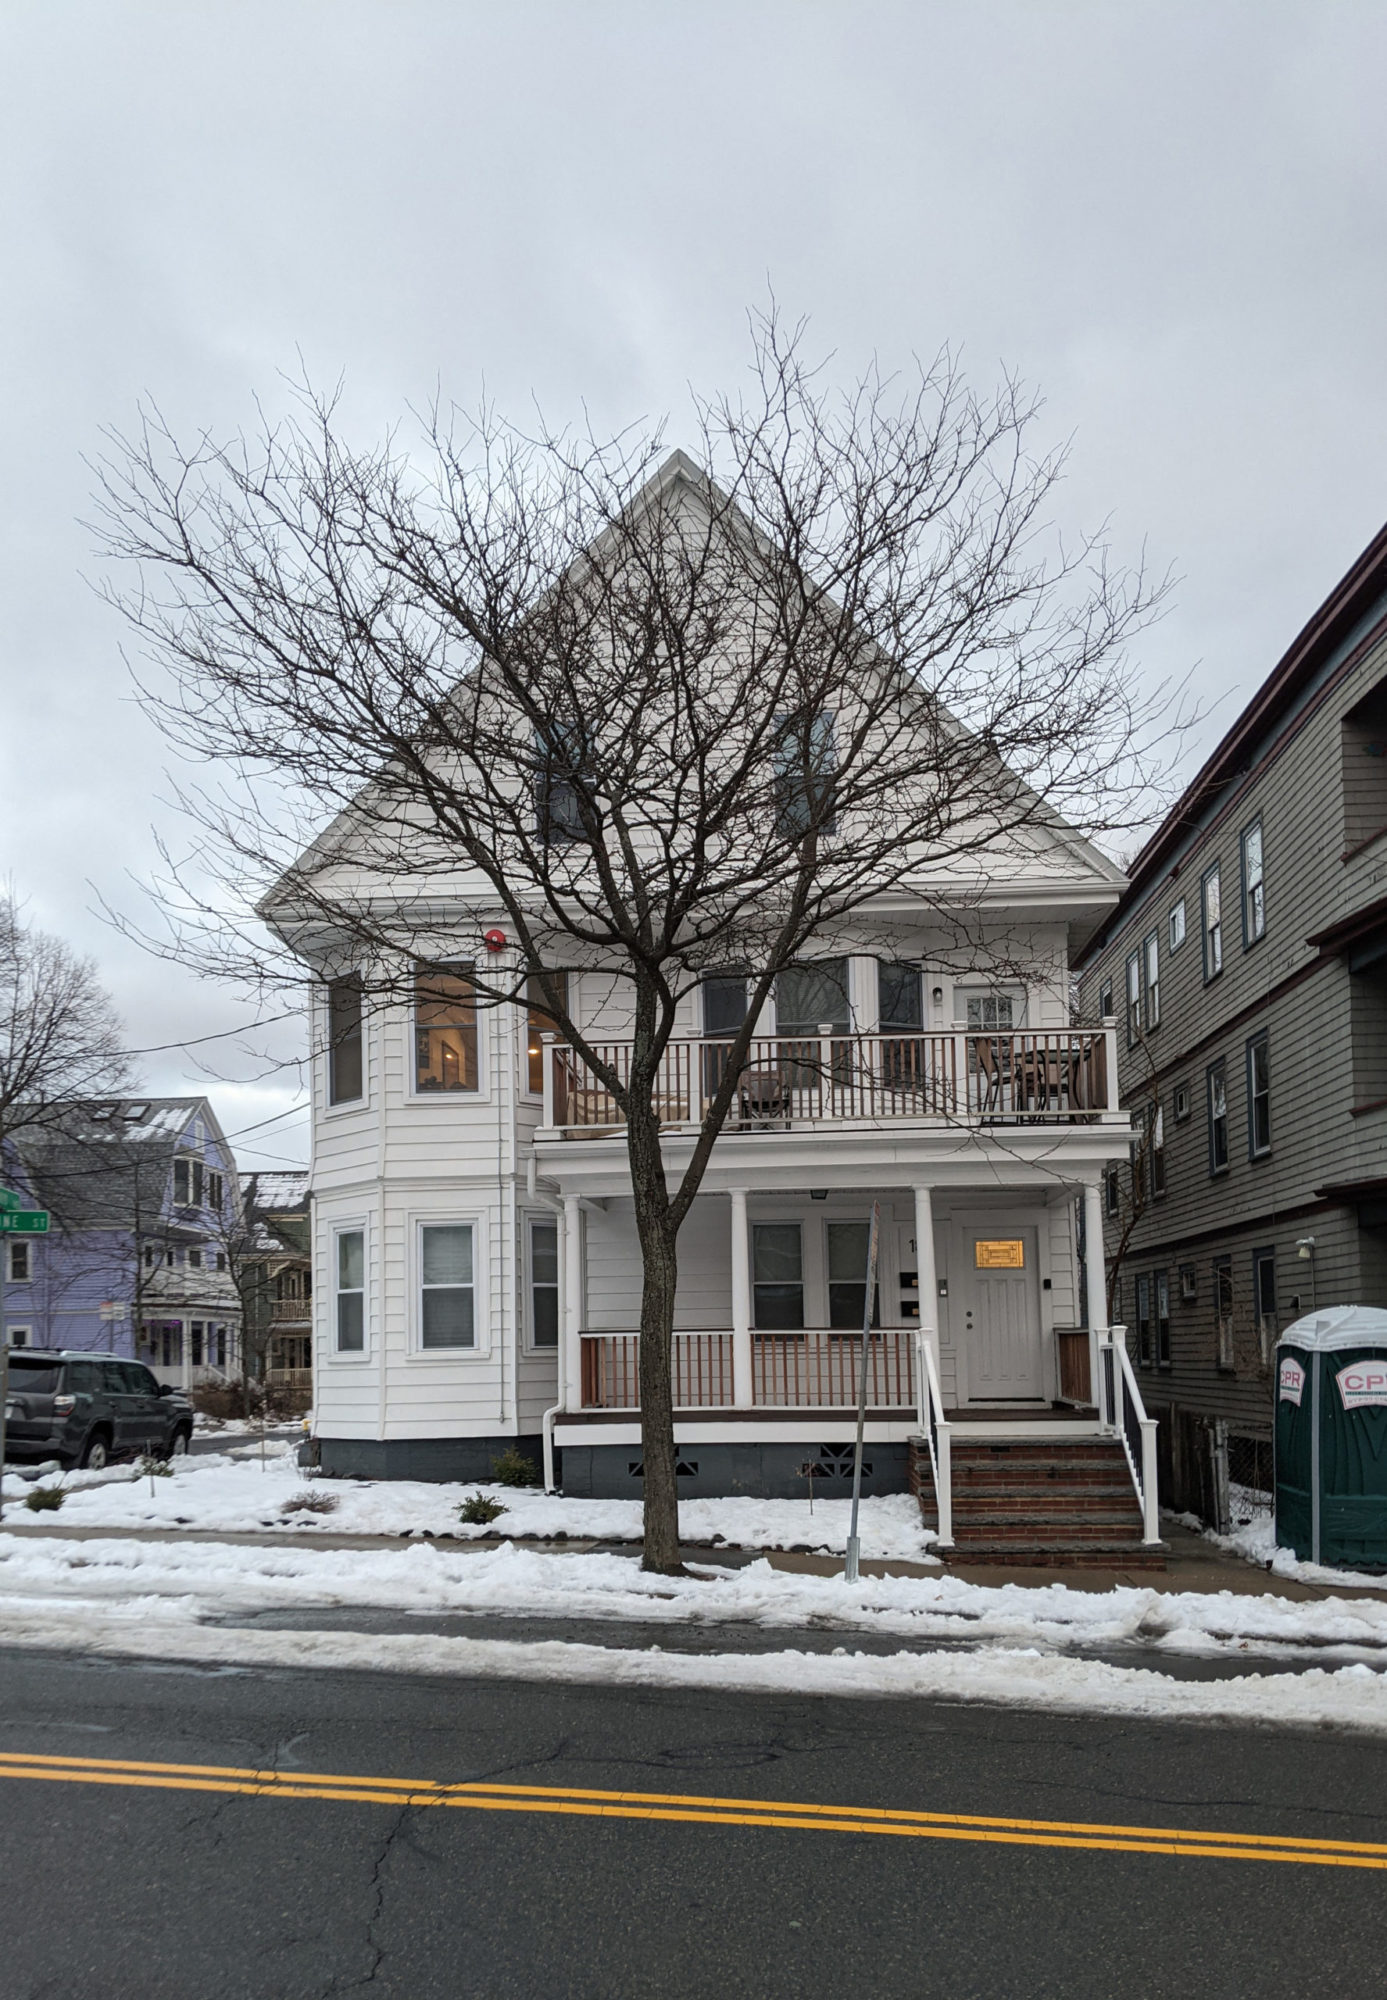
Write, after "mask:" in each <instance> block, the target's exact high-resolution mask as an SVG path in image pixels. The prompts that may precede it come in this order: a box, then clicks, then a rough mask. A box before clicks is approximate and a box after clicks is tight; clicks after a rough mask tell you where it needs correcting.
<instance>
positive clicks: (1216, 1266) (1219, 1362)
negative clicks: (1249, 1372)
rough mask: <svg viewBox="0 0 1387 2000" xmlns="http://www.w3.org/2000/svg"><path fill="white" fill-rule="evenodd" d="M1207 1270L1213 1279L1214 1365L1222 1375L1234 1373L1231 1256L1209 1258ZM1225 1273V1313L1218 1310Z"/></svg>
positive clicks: (1235, 1367) (1235, 1361) (1235, 1366)
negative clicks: (1221, 1282) (1225, 1334)
mask: <svg viewBox="0 0 1387 2000" xmlns="http://www.w3.org/2000/svg"><path fill="white" fill-rule="evenodd" d="M1209 1270H1210V1274H1211V1277H1212V1280H1213V1300H1212V1303H1213V1308H1214V1366H1215V1368H1216V1369H1217V1370H1218V1371H1219V1373H1220V1374H1223V1375H1230V1374H1235V1373H1236V1372H1237V1365H1238V1364H1237V1359H1236V1355H1235V1352H1234V1345H1233V1259H1232V1256H1231V1255H1227V1254H1225V1255H1223V1256H1219V1257H1213V1258H1211V1259H1210V1260H1209ZM1225 1274H1226V1276H1227V1279H1228V1311H1227V1313H1226V1314H1224V1313H1221V1312H1220V1311H1219V1290H1220V1286H1219V1279H1220V1278H1221V1277H1223V1276H1224V1275H1225ZM1225 1327H1226V1328H1227V1330H1228V1338H1227V1340H1226V1341H1225V1339H1224V1328H1225Z"/></svg>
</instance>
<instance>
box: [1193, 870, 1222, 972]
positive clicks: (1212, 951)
mask: <svg viewBox="0 0 1387 2000" xmlns="http://www.w3.org/2000/svg"><path fill="white" fill-rule="evenodd" d="M1199 896H1200V909H1201V911H1202V920H1203V926H1204V979H1205V982H1206V983H1207V982H1208V981H1209V980H1211V979H1217V978H1218V976H1219V974H1220V973H1221V972H1222V970H1223V899H1222V892H1221V890H1220V887H1219V872H1218V863H1217V862H1215V863H1214V865H1213V867H1212V868H1210V869H1209V870H1208V872H1207V873H1206V874H1205V876H1204V879H1203V881H1202V882H1201V883H1200V885H1199Z"/></svg>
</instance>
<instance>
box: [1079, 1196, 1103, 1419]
mask: <svg viewBox="0 0 1387 2000" xmlns="http://www.w3.org/2000/svg"><path fill="white" fill-rule="evenodd" d="M1084 1299H1085V1302H1086V1304H1087V1308H1088V1310H1087V1319H1088V1377H1089V1382H1088V1386H1089V1395H1090V1398H1091V1400H1092V1401H1093V1402H1094V1404H1096V1405H1097V1407H1098V1410H1099V1413H1100V1415H1101V1412H1102V1393H1101V1390H1100V1388H1099V1379H1098V1378H1099V1370H1100V1367H1101V1358H1100V1356H1099V1353H1098V1333H1099V1329H1100V1328H1101V1327H1102V1326H1103V1325H1104V1324H1105V1323H1106V1321H1107V1317H1108V1288H1107V1284H1106V1267H1105V1262H1104V1245H1103V1194H1102V1189H1101V1188H1100V1187H1099V1185H1098V1183H1097V1182H1096V1181H1090V1182H1088V1183H1087V1184H1086V1185H1085V1188H1084Z"/></svg>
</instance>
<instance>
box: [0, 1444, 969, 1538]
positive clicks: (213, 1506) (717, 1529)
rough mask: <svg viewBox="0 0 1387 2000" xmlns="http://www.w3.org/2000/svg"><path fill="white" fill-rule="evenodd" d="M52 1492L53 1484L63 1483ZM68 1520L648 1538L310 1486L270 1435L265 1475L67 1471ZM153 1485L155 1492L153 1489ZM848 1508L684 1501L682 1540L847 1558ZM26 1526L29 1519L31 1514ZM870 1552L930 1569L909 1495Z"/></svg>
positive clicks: (550, 1518) (448, 1496)
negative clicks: (487, 1519)
mask: <svg viewBox="0 0 1387 2000" xmlns="http://www.w3.org/2000/svg"><path fill="white" fill-rule="evenodd" d="M45 1483H47V1484H57V1483H59V1482H58V1481H57V1478H56V1475H54V1476H53V1477H52V1478H50V1479H49V1480H47V1481H46V1482H45ZM61 1484H62V1485H63V1487H64V1488H65V1489H66V1490H67V1493H68V1498H67V1499H66V1500H65V1501H64V1503H63V1507H62V1510H61V1516H59V1515H57V1514H45V1515H43V1516H41V1517H39V1518H41V1519H43V1520H46V1521H49V1522H55V1523H56V1522H58V1521H59V1519H61V1522H62V1524H63V1525H64V1526H66V1525H67V1524H68V1523H73V1524H75V1525H76V1526H79V1527H116V1528H137V1527H139V1528H143V1527H164V1528H173V1527H181V1528H202V1529H209V1528H210V1529H220V1530H222V1531H223V1532H225V1533H246V1532H255V1531H258V1530H260V1529H264V1528H275V1529H285V1530H291V1531H294V1532H302V1533H303V1534H304V1535H305V1536H314V1535H321V1534H324V1533H327V1534H345V1535H424V1534H431V1535H455V1536H458V1537H460V1538H461V1539H463V1540H466V1541H476V1540H478V1539H480V1538H482V1537H490V1536H494V1535H497V1534H502V1535H508V1536H526V1537H534V1538H536V1539H539V1540H552V1539H553V1538H555V1537H565V1536H566V1537H567V1538H568V1539H569V1540H570V1541H589V1540H595V1541H623V1542H635V1541H639V1540H640V1535H641V1507H640V1502H639V1501H638V1500H577V1499H565V1498H564V1497H562V1496H561V1495H557V1494H553V1495H549V1494H545V1493H542V1492H540V1491H538V1490H536V1489H533V1488H528V1489H525V1488H522V1489H517V1488H514V1487H505V1486H492V1485H487V1486H478V1485H458V1486H451V1485H449V1486H443V1485H431V1484H426V1483H424V1482H423V1481H419V1480H408V1479H391V1480H379V1481H372V1480H351V1479H319V1478H314V1479H311V1480H310V1479H306V1478H305V1476H304V1474H303V1472H302V1470H301V1469H300V1468H299V1466H298V1465H297V1463H296V1460H295V1455H294V1447H293V1445H292V1444H290V1443H288V1442H285V1441H284V1440H276V1439H269V1440H267V1442H266V1445H265V1462H264V1465H263V1468H262V1464H261V1454H260V1444H259V1441H258V1439H257V1440H255V1441H252V1442H250V1443H247V1444H245V1445H243V1446H241V1447H240V1448H239V1449H237V1450H235V1451H230V1452H225V1453H223V1452H208V1453H206V1454H205V1455H203V1456H200V1457H196V1458H191V1457H190V1458H181V1459H177V1460H175V1461H174V1470H173V1473H172V1475H171V1476H170V1477H168V1478H163V1479H156V1480H154V1481H153V1482H151V1481H150V1480H149V1479H148V1478H143V1479H142V1478H138V1477H136V1476H135V1475H134V1472H133V1468H131V1467H129V1466H116V1467H112V1468H110V1469H109V1470H107V1471H105V1472H101V1473H84V1472H76V1473H69V1474H68V1475H67V1477H66V1478H65V1479H63V1480H62V1481H61ZM32 1485H33V1482H32V1481H28V1480H21V1479H19V1478H17V1477H15V1476H14V1475H13V1474H7V1476H6V1479H5V1484H4V1496H5V1502H6V1506H7V1508H8V1507H9V1506H11V1505H12V1504H13V1503H14V1501H15V1500H16V1499H19V1500H21V1501H22V1499H23V1496H24V1495H25V1494H26V1493H28V1492H29V1491H31V1490H32ZM151 1485H152V1490H151ZM477 1492H481V1493H484V1494H486V1495H487V1496H488V1497H489V1498H491V1499H493V1500H495V1501H497V1502H498V1503H499V1504H500V1505H501V1506H502V1507H504V1509H505V1512H504V1513H503V1514H501V1515H500V1516H499V1517H498V1519H497V1520H496V1521H495V1522H493V1523H490V1524H482V1523H473V1524H469V1523H467V1522H463V1521H460V1520H459V1519H458V1508H459V1506H460V1505H461V1503H462V1502H463V1501H464V1500H465V1499H466V1498H467V1497H468V1496H469V1495H470V1494H473V1493H477ZM305 1495H307V1496H309V1497H311V1498H312V1500H313V1501H314V1502H322V1501H329V1500H330V1501H334V1502H335V1503H336V1504H335V1506H333V1507H332V1508H331V1510H330V1511H328V1512H325V1513H315V1512H312V1511H310V1510H309V1509H306V1508H298V1509H296V1508H295V1507H294V1506H293V1505H292V1503H293V1502H294V1500H295V1499H298V1498H301V1497H303V1496H305ZM850 1509H851V1502H849V1501H847V1500H816V1501H815V1502H814V1507H813V1511H812V1513H811V1511H810V1507H809V1503H808V1501H807V1500H755V1499H750V1498H745V1497H733V1498H728V1499H718V1500H682V1501H681V1502H680V1503H679V1526H680V1532H681V1534H682V1536H683V1538H684V1540H685V1541H686V1542H698V1543H713V1542H716V1541H719V1540H721V1541H723V1542H725V1543H727V1544H728V1545H730V1546H734V1547H739V1548H752V1549H809V1550H820V1551H825V1552H828V1553H830V1554H840V1553H841V1552H842V1551H843V1550H844V1549H845V1548H846V1546H847V1534H848V1517H849V1513H850ZM23 1518H24V1519H26V1520H28V1519H32V1518H33V1516H31V1515H28V1514H27V1513H26V1514H25V1515H24V1517H23ZM859 1525H860V1533H861V1540H862V1553H863V1555H864V1556H867V1557H883V1558H895V1559H897V1560H900V1559H902V1558H903V1559H906V1560H910V1561H914V1562H934V1561H937V1558H936V1557H932V1556H931V1555H930V1553H929V1543H930V1541H931V1539H932V1536H931V1535H930V1532H929V1530H928V1529H926V1528H925V1527H924V1525H923V1524H922V1522H921V1520H920V1510H919V1507H918V1506H917V1505H916V1503H915V1501H914V1500H913V1499H912V1498H911V1496H910V1495H909V1494H908V1493H898V1494H889V1495H884V1496H882V1497H880V1498H868V1499H864V1500H863V1502H862V1511H861V1517H860V1524H859Z"/></svg>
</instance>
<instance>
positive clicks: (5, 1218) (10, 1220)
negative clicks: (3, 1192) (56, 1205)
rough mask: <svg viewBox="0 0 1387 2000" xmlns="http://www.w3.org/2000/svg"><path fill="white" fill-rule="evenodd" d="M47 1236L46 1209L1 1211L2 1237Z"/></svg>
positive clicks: (10, 1209) (0, 1229)
mask: <svg viewBox="0 0 1387 2000" xmlns="http://www.w3.org/2000/svg"><path fill="white" fill-rule="evenodd" d="M47 1234H48V1210H47V1209H46V1208H4V1209H0V1236H46V1235H47Z"/></svg>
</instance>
